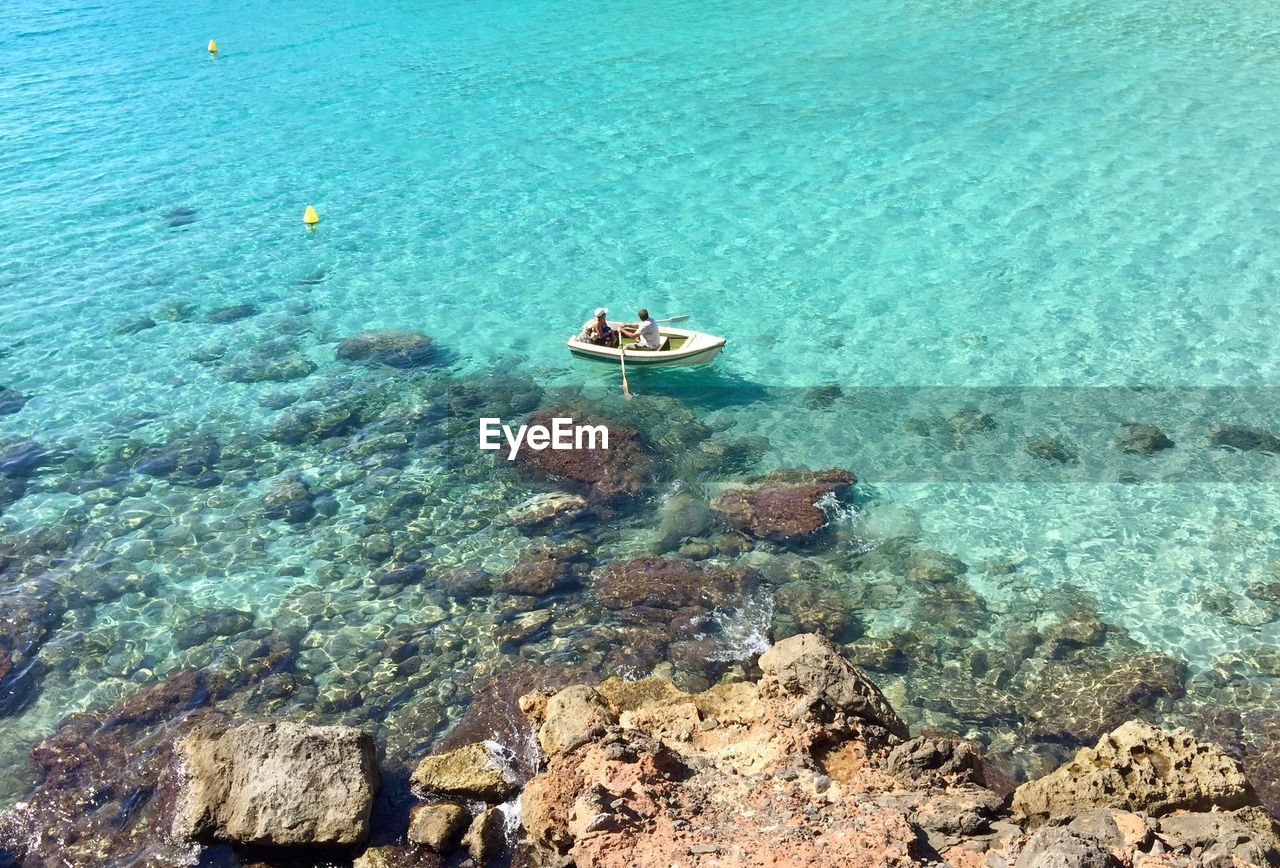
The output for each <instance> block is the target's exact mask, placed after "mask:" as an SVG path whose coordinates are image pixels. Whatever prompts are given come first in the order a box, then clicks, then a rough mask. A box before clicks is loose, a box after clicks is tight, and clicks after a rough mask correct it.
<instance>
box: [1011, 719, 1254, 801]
mask: <svg viewBox="0 0 1280 868" xmlns="http://www.w3.org/2000/svg"><path fill="white" fill-rule="evenodd" d="M1257 804H1258V797H1257V795H1256V794H1255V793H1254V791H1253V787H1251V786H1250V785H1249V782H1248V781H1247V780H1246V779H1245V775H1244V772H1243V771H1242V770H1241V768H1240V765H1239V763H1237V762H1236V761H1235V760H1234V759H1232V758H1231V757H1229V756H1228V755H1227V754H1225V753H1223V752H1222V751H1221V750H1220V749H1219V748H1217V747H1214V746H1212V745H1206V744H1202V743H1200V742H1198V741H1196V740H1195V738H1194V737H1192V735H1191V733H1190V732H1188V731H1187V730H1185V729H1176V730H1173V731H1172V732H1163V731H1161V730H1158V729H1156V728H1155V727H1153V726H1151V725H1150V724H1147V723H1142V722H1140V721H1129V722H1128V723H1125V724H1123V725H1122V726H1120V727H1119V728H1117V729H1116V730H1115V731H1113V732H1111V733H1110V734H1108V735H1105V736H1103V737H1102V739H1101V740H1099V742H1098V744H1097V745H1096V746H1095V747H1093V748H1084V749H1082V750H1081V751H1080V752H1079V753H1077V754H1076V756H1075V759H1074V760H1072V761H1071V762H1069V763H1067V764H1066V765H1064V766H1062V767H1060V768H1059V769H1057V771H1054V772H1052V773H1051V774H1049V775H1046V776H1045V777H1043V778H1040V779H1039V780H1035V781H1031V782H1029V783H1026V784H1023V785H1022V786H1020V787H1018V789H1017V791H1016V792H1015V793H1014V795H1013V803H1012V811H1013V814H1014V816H1015V817H1016V818H1019V819H1022V820H1024V821H1025V822H1026V823H1027V824H1029V825H1031V826H1039V825H1042V824H1044V823H1046V822H1048V821H1050V820H1054V819H1058V818H1071V817H1076V816H1079V815H1080V814H1084V813H1086V812H1088V811H1091V810H1094V809H1096V808H1115V809H1119V810H1125V811H1134V812H1137V811H1144V812H1146V813H1148V814H1150V815H1151V816H1154V817H1159V816H1163V815H1165V814H1169V813H1171V812H1173V811H1180V810H1181V811H1208V810H1210V809H1220V810H1227V811H1230V810H1235V809H1237V808H1242V807H1246V806H1250V805H1257Z"/></svg>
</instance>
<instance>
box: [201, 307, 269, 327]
mask: <svg viewBox="0 0 1280 868" xmlns="http://www.w3.org/2000/svg"><path fill="white" fill-rule="evenodd" d="M257 315H258V306H257V305H256V304H231V305H227V306H226V307H216V308H214V309H213V310H211V311H209V312H208V313H206V314H205V315H204V321H205V322H207V323H212V324H214V325H226V324H227V323H233V322H239V321H240V320H242V319H248V318H249V317H251V316H257Z"/></svg>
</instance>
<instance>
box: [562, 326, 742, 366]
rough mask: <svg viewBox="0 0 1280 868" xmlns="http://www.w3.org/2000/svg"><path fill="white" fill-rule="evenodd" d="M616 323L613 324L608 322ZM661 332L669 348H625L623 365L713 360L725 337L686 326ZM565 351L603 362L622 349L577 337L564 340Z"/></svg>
mask: <svg viewBox="0 0 1280 868" xmlns="http://www.w3.org/2000/svg"><path fill="white" fill-rule="evenodd" d="M610 325H612V326H614V327H615V328H616V327H617V324H615V323H610ZM661 332H662V336H663V337H664V338H667V339H668V342H669V343H670V344H671V345H672V349H666V350H633V349H628V350H627V367H628V368H631V367H635V368H670V367H675V366H678V365H705V364H707V363H708V362H710V361H713V360H714V359H715V357H716V356H718V355H720V352H721V350H723V349H724V345H725V339H724V338H719V337H716V336H715V335H709V334H706V333H704V332H694V331H689V330H688V329H677V328H663V329H661ZM568 347H569V352H570V353H572V354H573V356H574V358H578V359H586V360H587V361H591V362H601V363H603V364H606V365H620V364H621V363H622V352H621V351H620V350H618V349H615V348H614V347H601V346H596V345H595V344H589V343H586V342H585V341H580V340H578V339H577V338H570V339H569V340H568Z"/></svg>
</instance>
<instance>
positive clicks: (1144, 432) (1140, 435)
mask: <svg viewBox="0 0 1280 868" xmlns="http://www.w3.org/2000/svg"><path fill="white" fill-rule="evenodd" d="M1123 427H1124V433H1123V434H1121V435H1120V439H1119V440H1117V441H1116V451H1117V452H1124V453H1127V454H1130V455H1151V454H1152V453H1155V452H1159V451H1160V450H1162V449H1172V448H1173V447H1174V442H1173V441H1172V440H1170V439H1169V438H1168V437H1166V436H1165V434H1164V432H1163V431H1161V430H1160V429H1159V428H1157V427H1156V426H1154V425H1142V424H1139V423H1137V422H1126V423H1124V426H1123Z"/></svg>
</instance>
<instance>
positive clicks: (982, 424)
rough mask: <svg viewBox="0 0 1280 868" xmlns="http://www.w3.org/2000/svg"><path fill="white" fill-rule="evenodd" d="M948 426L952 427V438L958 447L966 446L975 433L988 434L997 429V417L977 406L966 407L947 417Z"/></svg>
mask: <svg viewBox="0 0 1280 868" xmlns="http://www.w3.org/2000/svg"><path fill="white" fill-rule="evenodd" d="M946 427H947V428H948V429H950V432H951V435H952V438H953V439H954V441H955V443H956V446H957V447H958V448H964V446H965V445H966V444H967V442H968V440H969V438H971V437H972V436H973V435H975V434H986V433H989V432H991V431H994V430H996V427H997V426H996V419H995V417H994V416H992V415H991V414H990V413H984V412H983V411H981V410H979V409H977V408H976V407H965V408H964V409H962V410H957V411H956V412H954V413H952V414H951V415H950V416H948V417H947V420H946Z"/></svg>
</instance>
